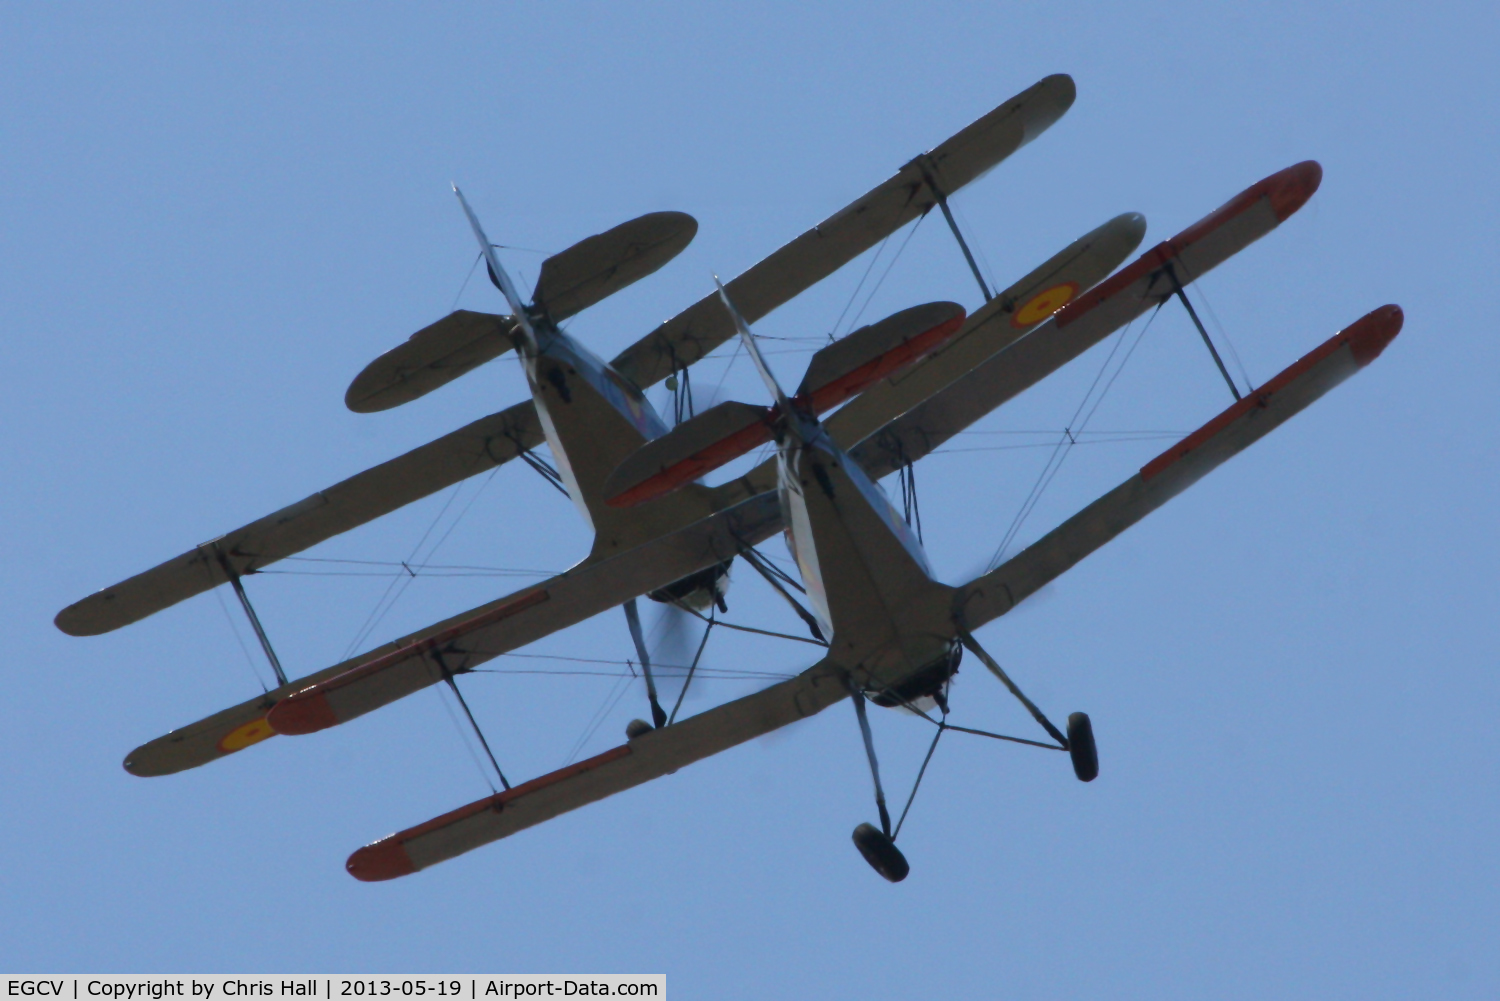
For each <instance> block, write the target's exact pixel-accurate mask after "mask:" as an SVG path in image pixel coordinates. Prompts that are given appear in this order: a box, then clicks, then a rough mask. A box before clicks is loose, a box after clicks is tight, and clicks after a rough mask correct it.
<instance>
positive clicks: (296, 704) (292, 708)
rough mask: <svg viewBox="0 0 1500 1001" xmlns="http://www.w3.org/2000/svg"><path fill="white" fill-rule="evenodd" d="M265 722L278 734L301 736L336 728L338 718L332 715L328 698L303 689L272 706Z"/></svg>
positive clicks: (311, 689)
mask: <svg viewBox="0 0 1500 1001" xmlns="http://www.w3.org/2000/svg"><path fill="white" fill-rule="evenodd" d="M266 722H267V723H270V724H271V729H272V730H275V731H276V732H277V733H279V734H282V735H284V736H301V735H302V734H304V733H317V732H318V731H319V730H326V729H328V728H329V727H331V726H337V725H338V722H339V718H338V716H336V715H334V712H333V706H331V705H329V703H328V696H326V695H324V694H323V693H322V692H320V691H318V690H317V689H316V688H305V689H303V690H302V691H300V692H298V693H297V694H295V695H291V696H288V697H287V698H284V699H282V700H281V701H280V702H278V703H276V704H275V705H274V706H272V707H271V711H270V712H268V713H266Z"/></svg>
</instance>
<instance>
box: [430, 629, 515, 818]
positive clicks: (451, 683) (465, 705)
mask: <svg viewBox="0 0 1500 1001" xmlns="http://www.w3.org/2000/svg"><path fill="white" fill-rule="evenodd" d="M433 656H434V657H435V658H436V659H437V662H438V667H439V668H440V669H441V670H442V672H443V680H444V681H446V682H447V683H448V687H449V688H451V689H452V690H453V697H454V698H456V699H458V704H459V706H460V707H461V708H462V709H463V711H464V715H465V716H467V717H469V725H470V726H471V727H473V728H474V736H476V737H478V738H479V744H480V746H481V747H483V748H484V753H485V754H487V755H489V758H490V764H491V765H492V766H493V767H494V769H495V774H496V775H498V776H500V784H501V785H503V786H504V787H505V788H507V789H509V788H510V781H509V780H508V779H506V777H505V773H504V772H503V771H501V770H500V762H499V761H497V760H495V752H494V751H492V750H490V742H489V741H488V740H485V739H484V731H483V730H481V729H479V721H478V720H477V719H475V718H474V710H472V709H470V708H469V702H468V700H467V699H465V698H464V693H463V692H461V691H459V690H458V682H457V681H455V680H454V679H453V672H452V671H450V670H448V665H447V663H446V662H445V661H444V660H443V652H442V651H441V650H434V651H433ZM490 788H491V789H493V788H495V787H494V786H493V785H491V786H490Z"/></svg>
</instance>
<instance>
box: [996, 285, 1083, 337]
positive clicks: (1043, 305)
mask: <svg viewBox="0 0 1500 1001" xmlns="http://www.w3.org/2000/svg"><path fill="white" fill-rule="evenodd" d="M1077 294H1078V283H1077V282H1063V283H1062V284H1061V285H1054V286H1052V287H1051V288H1047V289H1043V290H1042V291H1040V292H1038V293H1037V294H1036V295H1034V296H1032V297H1031V298H1030V299H1027V300H1026V304H1025V305H1023V306H1022V307H1021V308H1020V309H1018V310H1016V312H1015V315H1014V316H1012V317H1011V318H1010V325H1011V326H1013V327H1017V328H1025V327H1032V326H1035V325H1036V324H1038V323H1041V322H1042V321H1043V320H1045V319H1046V318H1047V317H1049V316H1051V315H1052V314H1053V313H1055V312H1057V311H1058V310H1059V309H1062V308H1063V307H1064V306H1066V305H1067V304H1068V303H1070V302H1072V301H1073V297H1074V296H1075V295H1077Z"/></svg>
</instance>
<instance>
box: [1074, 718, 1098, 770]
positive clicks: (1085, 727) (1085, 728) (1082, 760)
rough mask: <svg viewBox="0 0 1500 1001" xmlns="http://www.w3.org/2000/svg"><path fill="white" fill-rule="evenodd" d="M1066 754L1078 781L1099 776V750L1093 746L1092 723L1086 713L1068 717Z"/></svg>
mask: <svg viewBox="0 0 1500 1001" xmlns="http://www.w3.org/2000/svg"><path fill="white" fill-rule="evenodd" d="M1068 755H1069V756H1070V757H1071V758H1072V759H1073V774H1074V775H1077V776H1078V781H1080V782H1092V781H1094V780H1095V779H1096V778H1098V777H1099V750H1098V748H1096V747H1095V746H1094V724H1092V723H1090V722H1089V714H1088V713H1073V714H1072V715H1070V716H1069V717H1068Z"/></svg>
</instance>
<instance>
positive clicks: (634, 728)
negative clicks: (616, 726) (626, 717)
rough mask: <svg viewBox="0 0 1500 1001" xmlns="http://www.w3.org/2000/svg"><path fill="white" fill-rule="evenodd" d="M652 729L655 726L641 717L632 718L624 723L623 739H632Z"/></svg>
mask: <svg viewBox="0 0 1500 1001" xmlns="http://www.w3.org/2000/svg"><path fill="white" fill-rule="evenodd" d="M654 729H656V728H655V727H654V726H652V725H651V724H650V723H647V722H646V721H645V720H643V719H633V720H631V721H630V722H629V723H626V724H625V739H626V740H634V739H635V738H637V737H639V736H641V735H642V734H646V733H650V732H651V731H652V730H654Z"/></svg>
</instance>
